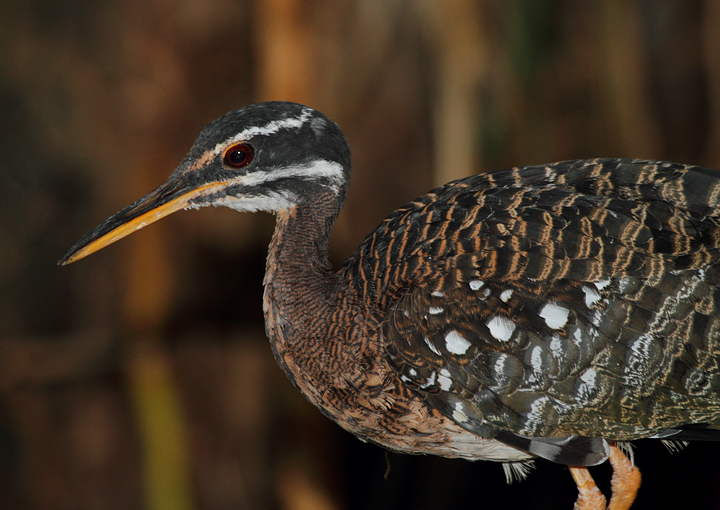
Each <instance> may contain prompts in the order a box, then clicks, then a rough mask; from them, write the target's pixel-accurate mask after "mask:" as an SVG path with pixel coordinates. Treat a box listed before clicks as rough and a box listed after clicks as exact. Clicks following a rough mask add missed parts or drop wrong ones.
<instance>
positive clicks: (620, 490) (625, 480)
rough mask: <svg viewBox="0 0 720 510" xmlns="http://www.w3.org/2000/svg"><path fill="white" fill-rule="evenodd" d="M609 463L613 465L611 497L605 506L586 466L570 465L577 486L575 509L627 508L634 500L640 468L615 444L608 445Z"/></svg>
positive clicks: (638, 483) (602, 509) (611, 509)
mask: <svg viewBox="0 0 720 510" xmlns="http://www.w3.org/2000/svg"><path fill="white" fill-rule="evenodd" d="M610 464H611V465H612V467H613V476H612V481H611V487H612V497H611V498H610V505H609V506H607V507H606V506H605V502H606V500H605V496H603V494H602V492H600V489H598V487H597V485H595V481H594V480H593V478H592V475H591V474H590V471H588V469H587V468H586V467H571V468H570V474H572V477H573V479H574V480H575V483H576V484H577V487H578V492H579V494H578V499H577V501H576V502H575V507H574V509H575V510H606V508H607V510H628V509H629V508H630V506H631V505H632V504H633V501H635V496H636V495H637V491H638V489H639V488H640V470H639V469H638V468H637V467H635V466H634V465H633V463H632V462H630V460H629V459H628V458H627V457H626V456H625V454H624V453H623V452H622V451H620V449H619V448H618V447H617V446H616V445H614V444H613V445H612V446H610Z"/></svg>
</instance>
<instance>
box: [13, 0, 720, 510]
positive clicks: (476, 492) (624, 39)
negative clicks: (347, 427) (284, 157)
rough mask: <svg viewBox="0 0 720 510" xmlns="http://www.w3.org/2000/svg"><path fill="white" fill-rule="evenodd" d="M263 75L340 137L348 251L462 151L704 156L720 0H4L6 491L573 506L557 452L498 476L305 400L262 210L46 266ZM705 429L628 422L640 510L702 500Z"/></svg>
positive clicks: (38, 496) (458, 167) (79, 503)
mask: <svg viewBox="0 0 720 510" xmlns="http://www.w3.org/2000/svg"><path fill="white" fill-rule="evenodd" d="M270 99H287V100H293V101H298V102H302V103H305V104H308V105H310V106H312V107H314V108H316V109H318V110H320V111H323V112H324V113H326V114H327V115H328V116H329V117H331V118H332V119H334V120H335V121H336V122H338V123H339V124H340V125H341V127H342V128H343V130H344V132H345V133H346V135H347V138H348V140H349V142H350V144H351V146H352V149H353V165H354V166H353V168H354V170H353V172H354V173H353V182H352V186H351V187H350V193H349V196H348V200H347V205H346V207H345V209H344V211H343V212H342V214H341V215H340V218H339V220H338V223H337V225H336V228H335V231H334V233H333V237H332V240H331V252H332V253H331V255H332V259H333V262H334V263H335V264H337V265H339V264H341V263H342V261H343V260H344V259H345V258H346V257H347V256H348V255H349V254H350V253H352V251H353V250H354V248H355V247H356V246H357V245H358V244H359V242H360V241H361V240H362V239H363V237H364V236H365V235H366V234H367V233H369V232H370V230H371V229H372V228H373V227H374V226H375V225H377V223H378V222H379V221H380V220H381V219H382V218H383V217H384V216H385V215H386V214H388V213H389V212H390V211H392V210H394V209H395V208H397V207H398V206H400V205H402V204H403V203H404V202H406V201H408V200H410V199H412V198H414V197H416V196H418V195H420V194H422V193H424V192H425V191H427V190H429V189H431V188H432V187H433V186H434V185H436V184H440V183H443V182H445V181H448V180H450V179H454V178H457V177H462V176H465V175H469V174H472V173H478V172H485V171H491V170H497V169H500V168H504V167H509V166H515V165H530V164H540V163H547V162H552V161H557V160H563V159H571V158H589V157H599V156H609V157H640V158H654V159H666V160H671V161H677V162H682V163H695V164H701V165H706V166H711V167H716V168H720V143H719V141H720V0H591V1H587V2H576V1H573V0H487V1H470V0H446V1H442V2H441V1H439V0H104V1H99V2H98V1H90V0H23V1H20V0H4V1H3V2H0V508H3V509H37V510H45V509H48V510H49V509H53V510H55V509H59V510H64V509H103V510H104V509H108V510H109V509H147V510H160V509H163V510H164V509H170V510H173V509H177V510H195V509H197V510H200V509H203V510H221V509H255V508H261V509H265V508H268V509H276V508H277V509H291V510H295V509H297V510H304V509H320V510H325V509H327V510H332V509H338V510H340V509H369V508H372V509H402V508H413V509H426V508H427V509H430V508H448V509H452V508H463V509H466V508H509V509H515V508H518V509H519V508H525V507H528V506H530V505H532V506H533V507H535V508H566V509H570V508H571V505H572V504H573V502H574V500H575V498H576V490H575V486H574V483H573V482H572V479H571V477H570V474H569V473H568V471H567V469H566V468H564V467H562V466H557V465H552V464H550V463H548V462H544V461H538V462H537V464H536V469H535V470H534V471H533V472H532V473H531V474H530V477H529V479H528V480H527V481H525V482H522V483H515V484H513V485H507V484H506V483H505V481H504V476H503V474H502V470H501V468H500V465H499V464H493V463H482V462H480V463H469V462H465V461H460V460H455V461H452V460H445V459H435V458H430V457H410V456H401V455H396V454H388V453H385V452H384V451H383V450H381V449H380V448H377V447H375V446H370V445H366V444H363V443H361V442H359V441H358V440H356V439H354V438H353V437H351V436H350V435H349V434H348V433H346V432H344V431H342V430H341V429H340V428H339V427H337V426H335V425H334V424H332V423H331V422H330V421H328V420H327V419H326V418H324V417H323V416H321V414H320V413H319V412H317V411H316V410H315V409H314V408H312V407H311V406H310V405H309V404H308V403H306V402H305V401H304V400H303V398H302V397H301V396H300V395H299V394H298V393H297V392H296V391H295V390H294V388H293V387H292V386H291V385H290V383H289V382H288V381H287V380H286V378H285V376H284V375H283V374H282V373H281V371H280V369H279V368H278V367H277V366H276V364H275V362H274V360H273V359H272V355H271V353H270V349H269V347H268V345H267V340H266V338H265V336H264V329H263V328H264V327H263V322H262V309H261V303H262V277H263V271H264V258H265V253H266V249H267V244H268V241H269V238H270V235H271V233H272V229H273V226H274V220H273V218H272V216H270V215H266V214H256V215H249V214H247V215H243V214H238V213H235V212H233V211H230V210H221V209H204V210H202V211H193V212H182V213H178V214H175V215H173V216H172V217H170V218H168V219H165V220H164V221H162V222H161V223H159V224H157V225H153V226H152V227H150V228H147V229H145V230H143V231H142V232H139V233H137V234H135V235H133V236H131V237H130V238H128V239H126V240H123V241H122V242H120V243H118V244H116V245H113V246H111V247H110V248H108V249H106V250H103V251H102V252H100V253H98V254H96V255H93V256H92V257H90V258H88V259H86V260H83V261H81V262H79V263H77V264H74V265H72V266H69V267H63V268H60V267H58V266H56V265H55V263H56V261H57V259H58V258H59V257H60V256H61V255H62V254H63V253H64V252H65V250H66V249H67V248H68V247H69V246H70V245H72V244H73V243H74V242H75V241H76V240H77V239H79V238H80V237H81V236H82V235H83V234H85V232H87V231H88V230H89V229H91V228H92V227H94V226H95V225H96V224H98V223H100V222H101V221H102V220H104V219H105V218H106V217H108V216H110V215H111V214H112V213H114V212H116V211H117V210H119V209H121V208H122V207H124V206H125V205H127V204H129V203H131V202H132V201H134V200H135V199H136V198H138V197H140V196H141V195H143V194H145V193H146V192H147V191H149V190H151V189H153V188H155V187H156V186H157V185H159V184H160V183H162V182H163V181H164V180H165V178H166V177H167V176H168V175H169V174H170V172H171V171H172V170H173V169H174V168H175V166H176V165H177V164H178V163H179V162H180V160H181V159H182V157H183V156H184V154H185V152H186V151H187V150H188V149H189V147H190V146H191V144H192V142H193V140H194V138H195V136H196V135H197V133H198V132H199V131H200V129H201V128H202V127H203V126H204V125H205V124H206V123H208V122H209V121H210V120H212V119H213V118H215V117H217V116H219V115H221V114H223V113H225V112H226V111H228V110H231V109H235V108H239V107H241V106H243V105H246V104H248V103H253V102H257V101H262V100H270ZM719 454H720V449H719V448H718V447H717V446H716V445H714V444H696V445H691V446H690V447H688V448H687V449H685V450H684V451H681V452H679V453H674V454H670V453H669V452H667V451H666V450H665V448H663V446H662V445H660V444H658V443H653V442H639V443H638V447H637V463H638V465H639V466H640V468H641V470H642V471H643V475H644V485H643V487H642V488H641V491H640V496H639V499H638V501H637V503H636V505H635V506H634V507H633V508H637V509H642V508H657V507H658V506H660V505H661V507H663V508H671V507H672V506H673V505H682V507H683V508H720V463H719V462H718V460H717V459H718V457H719ZM593 472H594V473H595V474H596V475H597V477H598V479H599V484H600V486H601V488H603V489H605V490H607V488H608V480H609V477H610V470H609V468H607V467H606V466H600V467H598V468H594V469H593Z"/></svg>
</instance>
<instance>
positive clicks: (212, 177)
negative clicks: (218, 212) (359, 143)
mask: <svg viewBox="0 0 720 510" xmlns="http://www.w3.org/2000/svg"><path fill="white" fill-rule="evenodd" d="M349 178H350V149H349V147H348V144H347V142H346V141H345V137H344V136H343V134H342V132H341V131H340V128H339V127H338V126H337V124H335V123H334V122H332V121H331V120H330V119H328V118H327V117H325V116H324V115H323V114H322V113H320V112H318V111H315V110H313V109H312V108H308V107H306V106H303V105H299V104H296V103H289V102H279V101H278V102H268V103H259V104H255V105H250V106H246V107H245V108H241V109H239V110H235V111H233V112H230V113H228V114H226V115H224V116H222V117H220V118H219V119H216V120H214V121H213V122H211V123H210V124H208V125H207V126H206V127H205V128H204V129H203V130H202V132H201V133H200V135H199V136H198V137H197V139H196V140H195V143H194V144H193V146H192V148H191V149H190V152H188V154H187V155H186V156H185V158H184V159H183V161H182V162H181V163H180V165H179V166H178V167H177V168H176V169H175V171H174V172H173V173H172V174H171V175H170V178H169V179H168V180H167V182H165V184H163V185H161V186H160V187H158V188H156V189H155V190H153V191H151V192H150V193H148V194H147V195H145V196H144V197H142V198H141V199H139V200H138V201H136V202H135V203H133V204H131V205H129V206H128V207H126V208H125V209H123V210H121V211H120V212H118V213H117V214H115V215H113V216H111V217H110V218H108V219H107V220H105V221H104V222H103V223H101V224H100V225H98V226H97V227H95V228H94V229H93V230H92V231H90V232H89V233H88V234H87V235H85V237H83V238H82V239H80V241H78V242H77V243H75V245H74V246H72V247H71V248H70V249H69V250H68V252H67V253H66V254H65V255H64V256H63V258H62V259H60V261H59V262H58V263H59V264H60V265H65V264H70V263H72V262H75V261H76V260H79V259H81V258H83V257H86V256H87V255H90V254H91V253H94V252H96V251H98V250H100V249H102V248H104V247H105V246H107V245H109V244H111V243H113V242H115V241H117V240H118V239H121V238H123V237H125V236H127V235H129V234H131V233H133V232H135V231H136V230H139V229H141V228H143V227H145V226H147V225H149V224H150V223H153V222H155V221H157V220H159V219H161V218H164V217H165V216H167V215H169V214H172V213H173V212H175V211H179V210H180V209H188V208H199V207H204V206H208V205H214V206H226V207H230V208H232V209H235V210H238V211H249V212H253V211H268V212H278V211H282V210H286V209H289V208H291V207H295V206H297V205H299V204H301V203H303V202H308V201H312V200H315V199H317V198H318V196H319V195H320V194H322V193H330V194H333V195H334V196H335V197H336V199H337V204H338V207H337V209H338V210H339V208H340V207H341V206H342V203H343V201H344V199H345V193H346V191H347V187H348V183H349Z"/></svg>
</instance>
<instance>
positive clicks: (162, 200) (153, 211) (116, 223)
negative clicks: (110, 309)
mask: <svg viewBox="0 0 720 510" xmlns="http://www.w3.org/2000/svg"><path fill="white" fill-rule="evenodd" d="M224 187H225V185H224V184H223V183H220V182H212V183H209V184H205V185H200V186H198V185H197V184H190V183H188V182H187V181H186V180H185V179H183V177H180V178H179V179H174V178H171V179H170V180H169V181H168V182H166V183H165V184H163V185H162V186H160V187H158V188H156V189H155V190H153V191H151V192H150V193H148V194H147V195H145V196H144V197H142V198H141V199H140V200H138V201H137V202H135V203H134V204H132V205H129V206H127V207H126V208H125V209H123V210H122V211H120V212H118V213H117V214H114V215H113V216H111V217H110V218H108V219H107V220H105V221H104V222H103V223H101V224H100V225H98V226H97V227H95V228H94V229H93V230H91V231H90V232H88V233H87V234H86V235H85V236H84V237H83V238H82V239H80V240H79V241H78V242H77V243H75V244H74V245H73V246H72V248H70V249H69V250H68V251H67V253H66V254H65V255H63V257H62V258H61V259H60V260H59V261H58V264H59V265H61V266H64V265H67V264H72V263H73V262H75V261H77V260H80V259H82V258H84V257H87V256H88V255H90V254H91V253H95V252H96V251H98V250H101V249H103V248H105V247H106V246H107V245H109V244H112V243H114V242H115V241H117V240H118V239H122V238H123V237H125V236H127V235H130V234H132V233H133V232H135V231H136V230H140V229H141V228H143V227H145V226H147V225H150V224H151V223H154V222H156V221H157V220H159V219H161V218H164V217H165V216H167V215H169V214H172V213H174V212H175V211H179V210H180V209H187V208H188V207H198V206H200V205H204V204H200V203H199V202H195V203H193V200H194V199H197V198H199V197H203V196H207V195H211V194H213V193H215V192H217V191H219V190H220V189H221V188H224Z"/></svg>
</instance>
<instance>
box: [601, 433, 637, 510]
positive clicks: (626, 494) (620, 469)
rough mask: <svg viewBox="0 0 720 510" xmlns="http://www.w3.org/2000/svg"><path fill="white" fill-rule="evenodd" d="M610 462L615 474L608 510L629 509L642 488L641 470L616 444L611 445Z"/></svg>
mask: <svg viewBox="0 0 720 510" xmlns="http://www.w3.org/2000/svg"><path fill="white" fill-rule="evenodd" d="M610 464H611V465H612V467H613V476H612V482H611V485H612V496H611V497H610V506H609V507H608V510H627V509H628V508H630V505H632V504H633V501H635V496H636V495H637V491H638V489H639V488H640V470H639V469H638V468H637V467H635V466H633V464H632V462H630V461H629V460H628V458H627V457H626V456H625V454H624V453H623V452H622V451H620V448H618V447H617V446H616V445H612V446H610Z"/></svg>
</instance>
